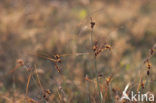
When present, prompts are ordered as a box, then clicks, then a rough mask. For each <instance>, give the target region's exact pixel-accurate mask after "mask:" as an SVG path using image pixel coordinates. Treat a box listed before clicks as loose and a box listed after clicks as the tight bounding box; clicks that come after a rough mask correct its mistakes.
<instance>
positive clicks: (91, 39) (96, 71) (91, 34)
mask: <svg viewBox="0 0 156 103" xmlns="http://www.w3.org/2000/svg"><path fill="white" fill-rule="evenodd" d="M93 31H94V29H93V28H91V32H90V41H91V47H93ZM93 55H94V51H93ZM96 64H97V63H96V56H95V55H94V68H95V73H96V81H97V87H98V92H99V96H100V102H101V103H102V102H103V101H102V97H101V93H100V86H99V79H98V70H97V65H96Z"/></svg>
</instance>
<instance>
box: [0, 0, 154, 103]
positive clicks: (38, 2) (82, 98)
mask: <svg viewBox="0 0 156 103" xmlns="http://www.w3.org/2000/svg"><path fill="white" fill-rule="evenodd" d="M155 5H156V2H155V1H154V0H149V1H146V0H142V1H138V0H124V1H123V0H109V1H107V0H106V1H103V0H96V1H92V0H77V1H73V0H67V1H61V0H58V1H53V0H45V1H42V0H33V1H32V0H27V1H23V0H15V1H12V0H1V1H0V77H1V79H0V95H1V96H0V102H2V103H8V102H9V103H11V102H13V101H16V103H18V102H19V103H22V102H23V101H24V98H25V89H26V84H27V77H28V75H29V73H25V71H26V68H30V67H32V68H34V65H36V66H37V69H38V74H39V77H40V79H41V83H42V85H43V87H44V88H45V89H51V90H52V95H51V96H50V97H49V98H50V100H49V101H53V102H59V101H60V99H59V93H58V92H60V95H63V94H62V92H61V91H58V87H59V86H58V85H59V84H61V87H62V88H63V90H64V92H65V94H64V95H65V97H64V98H66V99H67V101H68V102H70V103H79V102H87V101H88V97H90V101H92V102H93V103H94V102H98V100H97V98H98V93H96V92H95V88H96V79H95V74H94V63H93V61H92V59H93V58H92V57H93V56H91V55H90V54H89V55H88V54H85V55H79V56H77V55H75V53H82V52H84V53H88V52H90V51H91V47H90V17H92V18H93V20H94V21H95V23H96V24H95V28H94V35H93V41H96V40H97V41H98V42H99V43H100V44H104V43H105V42H107V43H109V44H111V46H112V51H111V53H110V52H103V53H101V54H99V56H97V60H96V62H97V69H98V73H99V74H102V78H100V83H101V86H102V87H101V88H102V90H103V95H104V94H105V93H106V91H105V89H104V88H106V87H105V86H106V84H105V81H106V78H108V77H109V76H110V75H112V74H113V77H112V81H111V86H112V88H115V89H117V90H118V91H122V90H123V89H124V86H125V85H126V84H127V83H128V82H134V83H135V85H134V87H135V88H137V84H138V83H139V79H140V74H141V76H143V79H144V80H146V79H145V76H146V67H145V65H144V64H143V61H144V59H145V58H146V56H147V54H148V52H149V51H148V50H149V49H150V48H152V46H153V45H154V44H155V41H156V28H155V27H156V20H155V18H156V15H155V10H156V6H155ZM38 53H41V54H46V55H48V56H51V57H53V55H55V54H73V55H68V56H64V57H61V60H62V63H61V65H59V66H60V67H61V70H62V74H61V75H59V73H58V72H57V70H56V68H55V64H54V63H53V62H51V61H48V60H46V59H44V58H40V57H37V56H36V55H37V54H38ZM17 59H22V60H23V61H24V63H25V65H24V66H22V67H20V68H19V69H17V70H16V71H15V72H13V73H12V74H9V75H8V74H7V73H8V72H9V71H10V70H12V69H13V68H15V67H16V65H17V63H16V61H17ZM150 62H151V63H152V69H151V70H150V73H151V74H150V78H151V79H152V82H151V87H150V88H148V89H147V90H148V91H151V92H152V93H155V94H156V84H155V83H156V82H155V73H156V70H155V67H156V65H155V64H156V58H155V56H153V57H152V58H151V60H150ZM140 72H141V73H140ZM139 73H140V74H139ZM86 75H88V78H89V79H91V81H89V82H86V80H85V76H86ZM13 78H14V79H13ZM33 78H34V79H33ZM33 78H32V79H31V81H30V85H29V92H28V95H29V97H31V98H33V99H35V100H38V98H37V97H38V96H40V95H39V93H40V92H41V91H40V88H39V87H38V83H36V80H37V79H36V76H35V74H34V77H33ZM60 82H61V83H60ZM13 84H15V87H14V86H13ZM86 84H87V85H89V87H87V86H86ZM94 86H95V87H94ZM88 90H89V95H88V94H87V93H88ZM108 94H109V93H108ZM113 96H114V98H115V97H117V96H119V97H120V96H121V93H119V94H118V95H117V94H113ZM65 101H66V100H65ZM106 101H109V102H111V100H110V95H108V97H107V96H106Z"/></svg>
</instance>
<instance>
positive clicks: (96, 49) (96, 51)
mask: <svg viewBox="0 0 156 103" xmlns="http://www.w3.org/2000/svg"><path fill="white" fill-rule="evenodd" d="M92 50H93V52H94V54H95V56H98V54H100V53H101V52H103V51H104V50H111V46H110V45H109V44H106V43H105V44H104V45H103V46H101V47H100V46H98V42H97V41H95V43H94V45H93V47H92Z"/></svg>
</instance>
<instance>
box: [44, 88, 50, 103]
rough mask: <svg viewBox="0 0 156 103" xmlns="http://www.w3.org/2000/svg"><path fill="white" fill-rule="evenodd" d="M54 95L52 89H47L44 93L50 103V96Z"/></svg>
mask: <svg viewBox="0 0 156 103" xmlns="http://www.w3.org/2000/svg"><path fill="white" fill-rule="evenodd" d="M51 94H52V92H51V90H50V89H46V90H44V91H43V98H44V99H45V100H46V101H48V100H49V96H50V95H51Z"/></svg>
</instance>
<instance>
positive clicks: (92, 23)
mask: <svg viewBox="0 0 156 103" xmlns="http://www.w3.org/2000/svg"><path fill="white" fill-rule="evenodd" d="M90 20H91V22H90V27H91V29H93V28H94V26H95V22H93V20H92V17H90Z"/></svg>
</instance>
